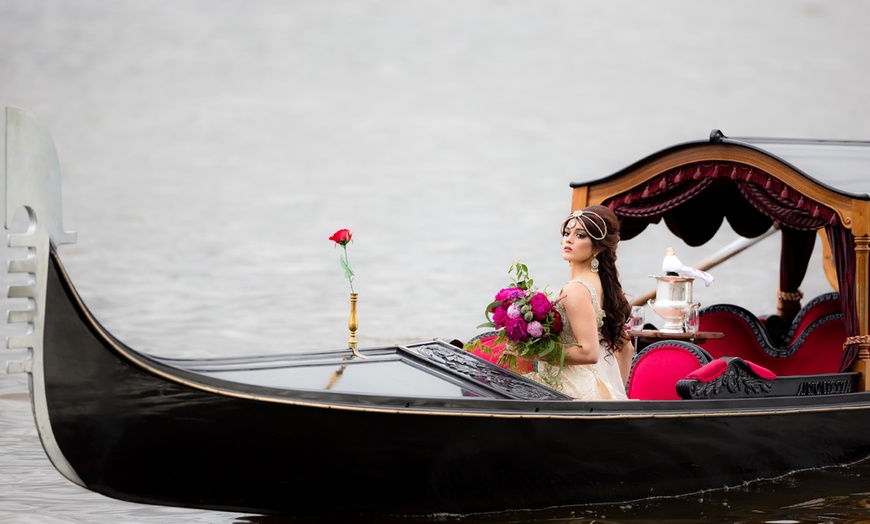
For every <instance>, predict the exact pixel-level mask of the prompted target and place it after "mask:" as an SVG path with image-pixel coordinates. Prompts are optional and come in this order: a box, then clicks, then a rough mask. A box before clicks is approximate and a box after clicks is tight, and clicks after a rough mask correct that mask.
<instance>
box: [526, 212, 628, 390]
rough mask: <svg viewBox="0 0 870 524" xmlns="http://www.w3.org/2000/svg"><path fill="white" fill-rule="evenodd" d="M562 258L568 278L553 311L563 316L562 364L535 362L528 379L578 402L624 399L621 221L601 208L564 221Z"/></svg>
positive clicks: (625, 308) (625, 312)
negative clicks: (619, 267)
mask: <svg viewBox="0 0 870 524" xmlns="http://www.w3.org/2000/svg"><path fill="white" fill-rule="evenodd" d="M561 232H562V258H564V259H565V260H567V261H568V264H569V265H570V266H571V279H570V280H569V281H568V283H566V284H565V286H564V287H563V288H562V289H561V291H560V292H559V299H558V300H557V301H556V303H555V307H556V309H557V311H559V314H560V315H561V316H562V319H563V323H564V328H563V331H562V335H561V338H562V343H563V344H564V351H565V363H564V365H563V366H562V367H561V368H560V367H559V366H558V365H550V364H547V363H546V362H543V361H541V362H538V363H537V364H538V365H537V371H536V372H533V373H530V374H529V375H527V376H528V377H529V378H531V379H532V380H535V381H538V382H541V383H544V384H547V385H552V384H560V385H561V388H560V389H561V390H562V392H563V393H565V394H566V395H569V396H571V397H573V398H575V399H580V400H624V399H626V396H625V383H626V381H627V380H628V372H629V369H630V367H631V359H632V356H633V353H634V350H633V347H632V344H631V341H630V339H629V337H628V335H627V333H626V331H625V327H624V326H625V323H626V321H627V319H628V317H629V315H630V313H631V306H630V305H629V303H628V300H626V298H625V294H624V293H623V291H622V286H621V285H620V283H619V273H618V271H617V269H616V246H617V244H618V242H619V221H618V219H617V218H616V215H615V214H614V213H613V211H611V210H610V209H608V208H607V207H604V206H590V207H587V208H585V209H583V210H580V211H575V212H573V213H572V214H571V215H570V216H569V217H568V218H566V219H565V220H564V221H563V222H562V227H561Z"/></svg>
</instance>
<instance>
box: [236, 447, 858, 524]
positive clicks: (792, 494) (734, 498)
mask: <svg viewBox="0 0 870 524" xmlns="http://www.w3.org/2000/svg"><path fill="white" fill-rule="evenodd" d="M868 476H870V459H868V460H864V461H862V462H859V463H856V464H852V465H850V466H844V467H836V468H827V469H824V470H812V471H802V472H798V473H794V474H792V475H787V476H785V477H782V478H779V479H776V480H772V481H763V482H752V483H747V484H746V485H744V486H741V487H739V488H732V489H722V490H714V491H706V492H702V493H696V494H693V495H687V496H683V497H674V498H662V499H651V500H644V501H638V502H633V503H630V504H617V505H594V506H580V507H572V508H557V509H550V510H541V511H534V512H511V513H503V514H492V515H475V516H467V517H451V516H441V517H438V518H422V517H421V518H413V517H401V516H397V517H378V518H353V519H347V518H335V519H330V518H304V519H299V518H288V517H277V516H244V517H239V518H238V519H236V520H235V521H234V524H291V523H292V524H338V523H346V522H350V521H353V522H355V523H359V524H375V523H396V524H398V523H403V524H411V523H418V522H420V523H422V522H433V521H435V522H462V523H465V524H512V523H531V522H535V523H544V522H546V523H560V524H591V523H593V522H601V521H605V522H613V523H632V524H645V523H661V522H699V521H706V522H739V523H747V524H751V523H757V524H761V523H768V524H773V523H776V524H786V523H804V522H842V523H856V524H857V523H866V522H870V486H868V485H867V483H866V480H865V479H867V478H868ZM469 489H474V487H473V486H470V487H469ZM338 500H340V495H339V496H337V497H336V501H338ZM337 503H338V502H337Z"/></svg>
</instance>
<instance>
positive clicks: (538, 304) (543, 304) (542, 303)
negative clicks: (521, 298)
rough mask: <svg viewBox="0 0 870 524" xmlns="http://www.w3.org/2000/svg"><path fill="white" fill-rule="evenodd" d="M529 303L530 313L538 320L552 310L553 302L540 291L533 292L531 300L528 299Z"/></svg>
mask: <svg viewBox="0 0 870 524" xmlns="http://www.w3.org/2000/svg"><path fill="white" fill-rule="evenodd" d="M529 305H530V306H531V307H532V315H533V316H534V318H535V320H538V321H540V320H544V319H546V318H547V315H549V314H550V311H552V310H553V304H552V303H551V302H550V299H549V298H548V297H547V295H545V294H543V293H541V292H538V293H535V294H534V295H533V296H532V298H531V300H529ZM539 336H540V335H539Z"/></svg>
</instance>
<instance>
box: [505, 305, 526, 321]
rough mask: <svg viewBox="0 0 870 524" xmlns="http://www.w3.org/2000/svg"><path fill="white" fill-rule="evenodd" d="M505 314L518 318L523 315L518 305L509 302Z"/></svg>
mask: <svg viewBox="0 0 870 524" xmlns="http://www.w3.org/2000/svg"><path fill="white" fill-rule="evenodd" d="M507 316H508V317H509V318H520V317H522V316H523V312H522V311H521V310H520V306H518V305H516V304H511V305H510V306H509V307H508V308H507Z"/></svg>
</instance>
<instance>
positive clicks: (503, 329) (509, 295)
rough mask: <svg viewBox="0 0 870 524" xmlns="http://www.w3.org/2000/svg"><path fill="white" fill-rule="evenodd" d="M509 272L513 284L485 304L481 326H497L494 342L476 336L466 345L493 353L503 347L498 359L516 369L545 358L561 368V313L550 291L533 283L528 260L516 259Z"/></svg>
mask: <svg viewBox="0 0 870 524" xmlns="http://www.w3.org/2000/svg"><path fill="white" fill-rule="evenodd" d="M508 273H509V274H510V273H513V274H514V276H512V283H511V285H510V286H509V287H506V288H504V289H502V290H501V291H499V292H498V293H497V294H496V295H495V300H494V301H493V302H491V303H490V304H489V305H487V306H486V311H485V315H486V319H487V322H486V323H484V324H481V325H480V326H478V327H479V328H483V327H489V328H495V329H497V330H498V334H497V335H496V336H495V339H494V340H492V341H491V345H489V344H483V343H482V342H481V341H480V340H477V341H475V342H474V343H473V344H471V345H470V346H469V347H468V348H467V349H468V350H470V351H473V352H475V353H480V352H482V353H484V354H490V355H491V354H493V352H494V351H499V350H500V351H501V355H499V357H498V361H497V363H498V364H499V365H500V366H502V367H506V368H508V369H511V370H514V371H517V370H519V369H521V366H520V364H521V361H523V360H543V361H545V362H547V363H549V364H553V365H558V366H559V368H560V369H561V367H562V365H563V364H564V362H565V352H564V348H563V345H562V341H561V338H560V336H559V334H560V333H561V332H562V327H563V326H562V316H561V315H560V314H559V312H558V311H557V310H556V309H555V308H554V307H553V305H554V302H552V301H551V300H550V297H549V295H548V293H547V292H546V291H539V290H537V289H536V288H535V287H534V281H533V280H532V279H531V278H529V268H528V267H527V266H526V265H525V264H521V263H519V262H514V263H513V264H512V265H511V267H510V269H509V270H508Z"/></svg>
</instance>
